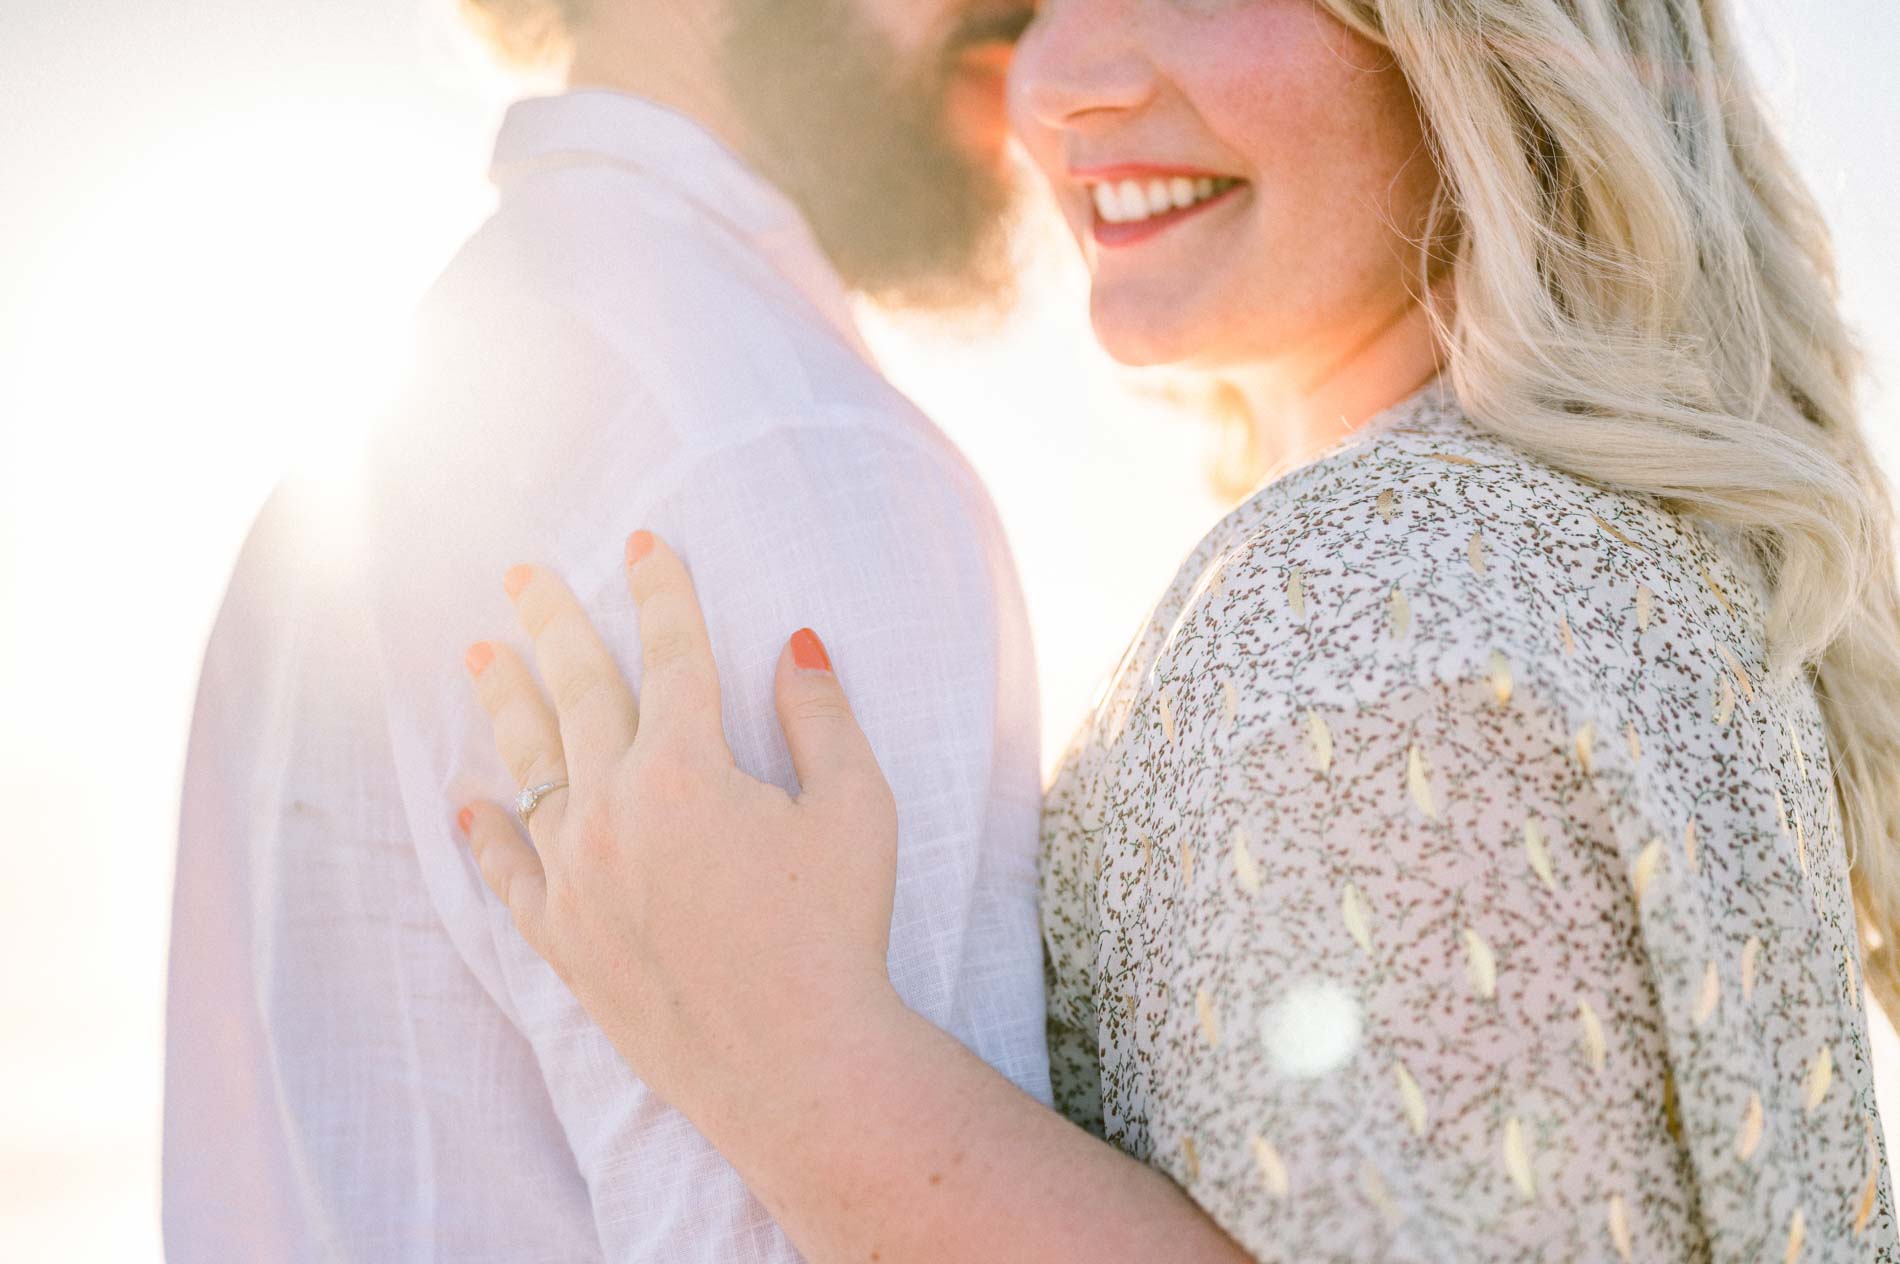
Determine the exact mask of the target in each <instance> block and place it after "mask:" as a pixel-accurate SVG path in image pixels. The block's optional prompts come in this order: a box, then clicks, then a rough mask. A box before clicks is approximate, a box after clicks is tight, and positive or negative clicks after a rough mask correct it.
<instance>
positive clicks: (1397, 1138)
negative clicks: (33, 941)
mask: <svg viewBox="0 0 1900 1264" xmlns="http://www.w3.org/2000/svg"><path fill="white" fill-rule="evenodd" d="M1283 710H1284V707H1283V706H1276V707H1275V711H1276V712H1279V711H1283ZM1237 728H1238V731H1239V733H1240V735H1241V737H1242V739H1243V740H1241V741H1240V742H1238V743H1237V744H1236V749H1235V750H1233V751H1232V752H1230V754H1229V755H1228V757H1226V758H1224V759H1221V760H1219V761H1217V762H1216V765H1215V771H1213V773H1212V775H1211V776H1207V777H1205V778H1204V779H1203V780H1202V781H1201V782H1200V783H1199V784H1198V785H1196V786H1195V787H1193V788H1192V790H1191V791H1190V792H1189V793H1187V794H1184V795H1181V796H1180V797H1179V798H1178V799H1177V803H1179V804H1180V805H1181V806H1182V807H1183V808H1184V809H1185V811H1184V812H1183V814H1182V827H1183V829H1184V831H1185V834H1184V836H1185V837H1186V838H1188V839H1189V840H1190V843H1189V846H1190V849H1191V850H1192V851H1193V853H1194V861H1193V862H1192V863H1191V864H1190V865H1189V866H1186V867H1185V869H1186V873H1185V874H1184V875H1183V881H1184V884H1185V886H1184V891H1183V894H1184V896H1185V898H1183V899H1181V900H1180V901H1179V904H1178V907H1177V909H1176V911H1175V913H1174V916H1173V928H1172V931H1173V933H1172V934H1171V935H1169V936H1167V937H1166V939H1167V942H1169V943H1170V944H1171V945H1172V948H1171V949H1169V950H1168V951H1170V952H1171V953H1172V957H1173V959H1172V960H1171V961H1170V969H1171V971H1172V972H1173V974H1174V986H1173V988H1172V989H1171V991H1172V993H1173V995H1174V996H1175V997H1177V998H1186V997H1191V998H1192V1003H1191V1004H1185V1003H1183V1002H1182V1000H1180V999H1177V1002H1176V1004H1175V1005H1174V1006H1173V1007H1172V1008H1171V1011H1170V1013H1169V1016H1168V1018H1167V1020H1166V1021H1164V1022H1163V1023H1162V1024H1161V1026H1160V1029H1159V1041H1160V1044H1159V1047H1158V1048H1156V1049H1155V1050H1153V1051H1152V1057H1151V1059H1150V1065H1151V1066H1152V1068H1153V1070H1152V1083H1153V1084H1154V1085H1155V1086H1156V1088H1157V1090H1158V1091H1161V1092H1165V1091H1167V1090H1166V1086H1175V1091H1179V1092H1181V1093H1182V1094H1183V1095H1184V1099H1185V1100H1182V1101H1178V1102H1166V1101H1158V1102H1157V1103H1156V1106H1157V1109H1156V1110H1155V1111H1154V1112H1153V1118H1154V1119H1155V1120H1156V1121H1158V1122H1157V1127H1158V1128H1159V1127H1165V1126H1168V1125H1173V1126H1175V1127H1177V1128H1178V1130H1179V1132H1180V1135H1179V1136H1178V1137H1176V1138H1168V1137H1164V1136H1161V1135H1156V1136H1154V1137H1152V1138H1150V1143H1151V1144H1152V1146H1153V1148H1154V1150H1155V1151H1156V1152H1157V1153H1158V1154H1166V1153H1167V1152H1168V1151H1170V1150H1176V1151H1178V1156H1177V1155H1168V1158H1169V1159H1170V1161H1171V1165H1172V1166H1175V1167H1176V1168H1177V1170H1178V1172H1179V1174H1180V1175H1181V1176H1182V1177H1183V1178H1184V1183H1185V1184H1186V1185H1187V1186H1188V1187H1189V1189H1190V1192H1191V1193H1192V1194H1193V1195H1194V1196H1195V1197H1196V1199H1197V1200H1199V1201H1200V1202H1201V1203H1202V1205H1203V1206H1205V1207H1206V1208H1207V1209H1208V1211H1209V1212H1210V1213H1211V1214H1213V1215H1214V1216H1215V1217H1216V1218H1217V1219H1218V1220H1219V1221H1220V1223H1221V1224H1222V1225H1223V1226H1224V1227H1225V1228H1226V1229H1227V1230H1228V1231H1229V1232H1230V1233H1231V1234H1232V1235H1233V1236H1234V1237H1235V1238H1236V1239H1238V1240H1239V1241H1240V1242H1241V1243H1243V1244H1244V1245H1245V1246H1246V1247H1247V1248H1248V1249H1249V1250H1250V1251H1252V1252H1253V1253H1254V1254H1255V1255H1256V1256H1257V1257H1258V1258H1260V1259H1262V1260H1311V1259H1354V1260H1371V1259H1378V1260H1460V1261H1464V1260H1505V1259H1509V1260H1532V1259H1548V1260H1584V1259H1590V1260H1615V1259H1622V1260H1631V1259H1654V1258H1661V1256H1660V1255H1658V1254H1655V1253H1652V1252H1650V1251H1646V1250H1645V1247H1644V1244H1645V1242H1647V1241H1650V1240H1651V1239H1652V1237H1653V1238H1654V1240H1655V1242H1656V1243H1657V1244H1660V1243H1662V1242H1676V1241H1680V1240H1683V1237H1682V1234H1683V1231H1684V1229H1685V1227H1686V1226H1688V1225H1689V1224H1692V1223H1693V1221H1694V1219H1695V1208H1694V1207H1693V1205H1691V1204H1692V1201H1693V1200H1692V1197H1691V1196H1690V1195H1689V1194H1688V1193H1687V1192H1686V1191H1689V1190H1691V1189H1692V1187H1693V1182H1692V1181H1691V1180H1689V1179H1688V1177H1687V1175H1686V1170H1685V1165H1686V1164H1687V1162H1688V1160H1687V1158H1686V1156H1685V1154H1684V1152H1683V1150H1682V1147H1681V1145H1680V1142H1679V1134H1678V1133H1677V1132H1675V1131H1672V1130H1674V1129H1676V1128H1677V1125H1676V1123H1675V1121H1674V1119H1673V1118H1672V1111H1673V1103H1672V1102H1671V1100H1670V1096H1669V1093H1670V1089H1669V1083H1668V1073H1667V1066H1668V1058H1667V1054H1666V1048H1665V1040H1664V1034H1663V1032H1662V1031H1661V1029H1660V1028H1659V1026H1658V1024H1657V1023H1655V1022H1654V1021H1653V1018H1651V1017H1648V1016H1653V1015H1654V1014H1655V1013H1656V1011H1657V1005H1656V1001H1655V999H1654V996H1653V992H1652V984H1651V981H1650V976H1649V972H1648V970H1647V968H1646V964H1645V955H1644V951H1643V947H1642V942H1641V937H1640V934H1639V931H1638V928H1637V924H1636V915H1635V907H1636V901H1637V900H1640V898H1641V897H1642V894H1643V887H1644V884H1645V882H1646V880H1647V879H1648V877H1649V875H1648V874H1647V873H1646V872H1645V869H1644V868H1643V867H1642V866H1641V865H1639V866H1638V867H1637V868H1636V869H1635V870H1634V872H1632V871H1631V870H1630V869H1629V868H1628V867H1626V865H1625V864H1624V863H1623V861H1622V860H1621V859H1620V855H1621V850H1620V848H1619V845H1618V842H1617V838H1616V834H1615V831H1614V829H1613V828H1612V825H1611V822H1610V821H1609V820H1608V818H1607V816H1606V813H1605V811H1604V807H1603V805H1602V803H1600V802H1599V800H1598V797H1597V795H1596V793H1595V792H1594V791H1593V788H1592V786H1593V783H1592V779H1591V778H1590V777H1589V776H1588V775H1587V771H1586V769H1587V764H1588V761H1589V759H1590V757H1591V753H1590V751H1589V749H1588V745H1589V740H1590V739H1589V735H1584V736H1583V738H1582V739H1581V741H1580V739H1579V736H1578V735H1577V734H1573V733H1570V732H1567V731H1566V726H1565V724H1564V723H1563V722H1562V720H1561V719H1560V717H1559V716H1558V715H1557V714H1556V713H1555V711H1554V709H1552V708H1550V707H1547V706H1546V705H1544V704H1543V703H1542V702H1541V701H1540V700H1539V699H1538V698H1536V697H1532V696H1527V694H1526V692H1525V691H1523V690H1515V691H1514V690H1513V687H1512V682H1511V680H1510V676H1509V669H1508V667H1507V666H1505V665H1504V664H1502V663H1501V662H1500V663H1499V664H1497V665H1496V668H1495V670H1494V672H1493V674H1492V675H1491V677H1490V678H1489V679H1485V678H1482V677H1480V678H1477V679H1473V680H1470V681H1467V682H1464V683H1457V684H1443V685H1412V686H1408V687H1405V688H1402V689H1398V690H1396V691H1391V692H1386V693H1384V694H1383V695H1382V696H1378V697H1376V698H1374V699H1373V700H1372V701H1370V702H1368V703H1366V704H1364V705H1357V706H1349V707H1341V706H1337V705H1334V706H1317V705H1316V706H1311V707H1301V706H1296V707H1294V708H1293V709H1292V710H1291V712H1290V713H1288V714H1286V715H1285V716H1284V718H1276V719H1274V720H1271V721H1268V722H1264V723H1259V724H1253V725H1249V724H1248V723H1247V721H1246V718H1245V716H1244V714H1243V716H1242V717H1241V722H1240V724H1239V725H1238V726H1237ZM1154 841H1155V843H1156V845H1165V840H1154ZM1104 902H1105V903H1106V902H1107V898H1106V897H1105V898H1104ZM1171 1064H1172V1065H1171ZM1106 1073H1107V1068H1105V1074H1106ZM1162 1121H1165V1122H1162Z"/></svg>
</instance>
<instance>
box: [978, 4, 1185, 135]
mask: <svg viewBox="0 0 1900 1264" xmlns="http://www.w3.org/2000/svg"><path fill="white" fill-rule="evenodd" d="M1135 8H1136V6H1135V5H1134V4H1131V3H1128V0H1044V3H1043V5H1042V7H1041V8H1040V9H1039V10H1038V12H1037V16H1036V22H1035V25H1033V26H1031V27H1030V28H1029V31H1028V32H1027V33H1026V34H1025V35H1024V36H1023V39H1022V42H1021V43H1020V44H1019V45H1017V48H1016V60H1015V62H1014V63H1013V64H1012V65H1011V66H1010V77H1009V104H1010V112H1011V114H1012V115H1013V116H1014V118H1015V121H1016V125H1017V127H1018V128H1019V129H1021V130H1025V131H1027V130H1029V129H1030V128H1073V127H1078V126H1086V125H1087V124H1088V122H1089V121H1090V120H1092V119H1097V118H1099V119H1107V118H1110V117H1113V116H1114V115H1116V114H1119V113H1123V112H1126V111H1128V110H1133V109H1136V108H1138V107H1139V106H1141V105H1143V104H1144V103H1146V102H1147V101H1148V99H1149V98H1150V97H1152V96H1153V95H1154V87H1155V75H1154V65H1153V63H1152V62H1151V61H1149V59H1148V58H1147V57H1146V56H1145V55H1144V54H1143V52H1142V49H1141V45H1140V42H1139V41H1138V39H1136V38H1135V31H1134V27H1135V25H1136V23H1135V12H1134V10H1135Z"/></svg>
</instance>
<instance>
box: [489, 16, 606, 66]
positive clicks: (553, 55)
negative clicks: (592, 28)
mask: <svg viewBox="0 0 1900 1264" xmlns="http://www.w3.org/2000/svg"><path fill="white" fill-rule="evenodd" d="M590 2H591V0H458V3H459V4H460V6H461V10H462V16H463V18H464V19H466V20H467V22H468V24H469V25H470V26H472V27H473V28H474V29H475V31H476V33H477V34H479V35H480V36H481V37H482V39H483V40H484V41H485V42H486V43H487V44H488V46H489V47H490V48H492V49H493V50H494V51H495V54H496V56H498V57H500V58H501V59H502V60H503V61H505V62H507V63H509V64H510V65H513V66H519V67H522V68H524V69H541V68H544V67H548V66H553V65H558V64H560V63H561V62H562V61H564V60H565V59H566V58H567V57H568V55H569V54H570V53H571V52H572V51H573V32H574V26H575V23H576V22H577V21H579V20H580V19H581V18H582V17H583V16H584V15H585V13H586V10H587V7H588V5H589V3H590Z"/></svg>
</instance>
